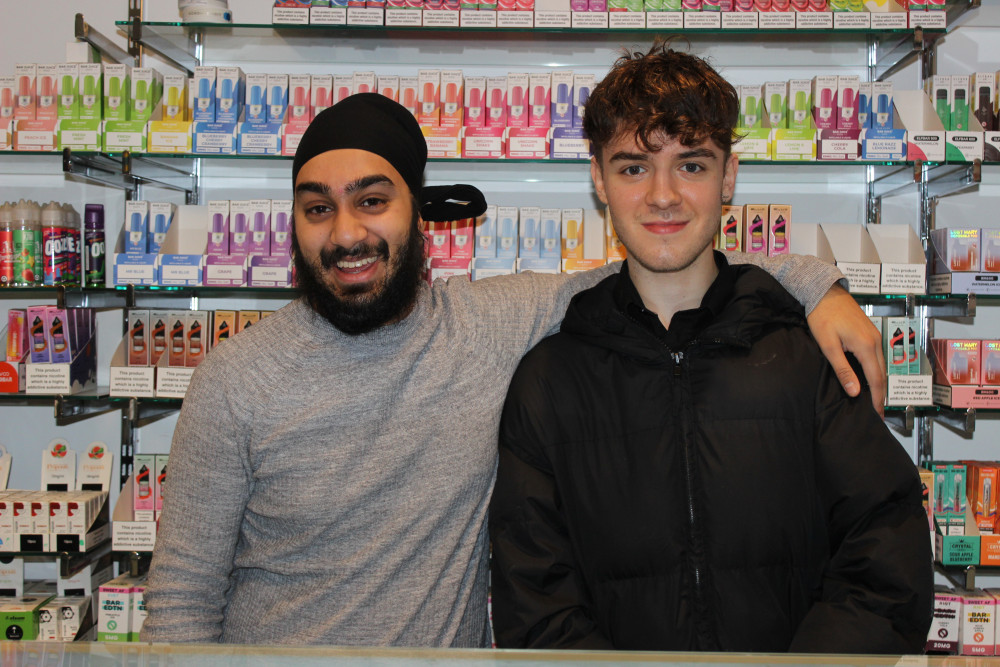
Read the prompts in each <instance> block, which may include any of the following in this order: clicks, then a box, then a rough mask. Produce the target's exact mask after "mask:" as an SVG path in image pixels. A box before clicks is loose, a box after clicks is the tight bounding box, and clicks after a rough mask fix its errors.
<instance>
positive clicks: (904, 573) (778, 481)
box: [491, 45, 933, 654]
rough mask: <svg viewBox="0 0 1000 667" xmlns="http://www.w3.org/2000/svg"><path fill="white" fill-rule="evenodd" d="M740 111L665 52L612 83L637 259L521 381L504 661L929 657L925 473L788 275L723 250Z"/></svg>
mask: <svg viewBox="0 0 1000 667" xmlns="http://www.w3.org/2000/svg"><path fill="white" fill-rule="evenodd" d="M738 109H739V100H738V96H737V94H736V91H735V90H734V89H733V87H732V86H731V85H730V84H729V83H727V82H726V81H725V80H724V79H722V78H721V77H720V76H719V75H718V73H716V72H715V71H714V70H713V69H712V68H711V67H709V66H708V65H707V64H706V63H705V62H704V61H702V60H701V59H699V58H696V57H694V56H691V55H688V54H683V53H678V52H675V51H672V50H670V49H668V48H666V47H665V46H664V45H656V46H654V47H653V49H652V50H651V51H650V52H649V53H647V54H642V53H631V54H627V55H626V56H625V57H623V58H621V59H620V60H619V61H618V62H617V63H616V64H615V66H614V68H613V69H612V71H611V72H610V74H609V75H608V76H607V78H605V79H604V80H603V81H602V82H601V83H600V85H598V86H597V87H596V88H595V90H594V91H593V93H592V95H591V97H590V99H589V101H588V103H587V108H586V115H585V121H584V123H585V130H586V133H587V135H588V136H589V138H590V140H591V144H592V146H593V149H594V158H593V160H592V162H591V175H592V177H593V181H594V186H595V188H596V191H597V194H598V196H599V197H600V199H601V201H602V202H604V203H605V204H607V205H608V207H609V209H610V213H611V219H612V222H613V224H614V227H615V230H616V231H617V233H618V236H619V238H620V239H621V241H622V243H623V244H624V245H625V247H626V249H627V251H628V260H627V262H626V263H625V266H624V267H623V268H622V271H621V273H620V274H619V275H614V276H611V277H609V278H607V279H605V280H604V281H603V282H601V283H600V284H598V285H597V286H596V287H594V288H591V289H590V290H587V291H585V292H583V293H581V294H579V295H577V296H576V297H575V298H574V299H573V301H572V302H571V305H570V307H569V311H568V313H567V315H566V319H565V320H564V322H563V325H562V330H561V333H559V334H557V335H555V336H552V337H550V338H548V339H546V340H545V341H543V342H542V343H541V344H539V345H538V346H537V347H536V348H535V349H534V350H533V351H532V352H530V353H529V354H528V356H526V357H525V358H524V360H523V361H522V362H521V365H520V367H519V369H518V371H517V373H516V375H515V376H514V379H513V382H512V384H511V387H510V392H509V394H508V397H507V402H506V405H505V407H504V412H503V419H502V422H501V427H500V463H499V473H498V478H497V482H496V489H495V491H494V495H493V502H492V506H491V537H492V540H493V580H492V581H493V612H494V626H495V630H496V637H497V642H498V644H499V645H500V646H502V647H552V648H579V649H608V648H618V649H645V650H707V651H719V650H723V651H767V652H775V651H793V652H836V653H894V654H900V653H911V652H919V651H921V650H922V648H923V645H924V642H925V639H926V636H927V630H928V627H929V625H930V620H931V604H932V579H933V574H932V570H931V554H930V542H929V539H928V534H927V520H926V517H925V515H924V513H923V511H922V508H921V494H920V481H919V479H918V476H917V473H916V470H915V468H914V465H913V463H912V462H911V461H910V459H909V457H908V456H907V454H906V453H905V452H904V450H903V449H902V447H900V445H899V443H898V442H897V441H896V440H895V438H893V436H892V435H891V434H890V433H889V432H888V430H887V429H886V427H885V425H884V424H883V423H882V421H881V420H880V419H879V417H878V415H877V414H876V412H875V410H874V409H873V408H872V404H871V401H870V399H869V397H868V396H867V395H862V396H860V397H858V398H853V399H852V398H849V397H848V396H847V395H846V394H844V392H843V391H842V390H841V388H840V386H839V385H838V383H837V380H836V378H835V377H834V376H833V374H832V373H831V372H830V368H829V365H828V364H826V363H825V362H824V360H823V356H822V355H821V354H820V351H819V349H818V348H817V346H816V343H815V342H814V341H813V340H812V338H811V337H810V336H809V334H808V331H807V329H806V328H805V320H804V316H803V313H802V309H801V307H800V306H799V305H798V304H797V303H796V302H795V301H794V300H793V299H792V298H791V297H790V296H789V295H788V293H787V292H786V291H785V290H784V289H782V288H781V287H780V286H779V285H778V284H777V283H776V282H775V281H774V280H773V279H772V278H770V277H769V276H768V275H766V274H765V273H763V272H762V271H760V270H758V269H756V268H753V267H749V266H729V265H728V264H727V262H726V259H725V257H724V256H723V255H722V254H721V253H718V252H714V251H713V250H712V245H713V237H714V235H715V233H716V231H717V229H718V227H719V220H720V213H721V211H720V207H721V204H722V202H724V201H727V200H729V199H730V198H731V197H732V194H733V188H734V187H735V183H736V173H737V170H738V167H739V164H738V160H737V158H736V156H735V155H733V154H732V152H731V146H732V142H733V138H734V128H735V125H736V119H737V114H738Z"/></svg>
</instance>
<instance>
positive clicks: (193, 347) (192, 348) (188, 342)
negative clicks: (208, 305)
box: [184, 310, 208, 368]
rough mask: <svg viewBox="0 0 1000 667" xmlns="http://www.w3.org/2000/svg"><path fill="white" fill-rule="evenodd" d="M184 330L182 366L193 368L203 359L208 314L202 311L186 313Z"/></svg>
mask: <svg viewBox="0 0 1000 667" xmlns="http://www.w3.org/2000/svg"><path fill="white" fill-rule="evenodd" d="M186 328H187V332H186V335H185V337H184V338H185V346H184V365H185V366H187V367H188V368H194V367H196V366H197V365H198V364H200V363H201V362H202V361H203V360H204V359H205V352H206V349H205V346H206V345H207V344H208V313H207V312H206V311H204V310H191V311H188V314H187V322H186Z"/></svg>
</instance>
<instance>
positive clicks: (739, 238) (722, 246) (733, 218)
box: [717, 204, 743, 252]
mask: <svg viewBox="0 0 1000 667" xmlns="http://www.w3.org/2000/svg"><path fill="white" fill-rule="evenodd" d="M717 247H718V248H719V250H724V251H727V252H743V207H742V206H729V205H725V204H723V206H722V219H721V224H720V227H719V243H718V246H717Z"/></svg>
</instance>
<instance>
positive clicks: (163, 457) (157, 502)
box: [153, 454, 170, 521]
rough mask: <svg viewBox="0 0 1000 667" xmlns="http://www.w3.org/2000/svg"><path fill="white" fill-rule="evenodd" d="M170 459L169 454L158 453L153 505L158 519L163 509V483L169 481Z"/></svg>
mask: <svg viewBox="0 0 1000 667" xmlns="http://www.w3.org/2000/svg"><path fill="white" fill-rule="evenodd" d="M169 460H170V455H169V454H156V467H155V468H154V470H155V471H156V477H155V479H154V482H153V507H154V508H155V510H156V520H157V521H159V519H160V512H162V511H163V483H164V482H165V481H167V462H168V461H169Z"/></svg>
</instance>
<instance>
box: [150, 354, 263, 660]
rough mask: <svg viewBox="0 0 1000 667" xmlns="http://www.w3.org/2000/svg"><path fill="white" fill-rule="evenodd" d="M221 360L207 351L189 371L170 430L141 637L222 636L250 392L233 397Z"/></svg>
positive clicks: (242, 488)
mask: <svg viewBox="0 0 1000 667" xmlns="http://www.w3.org/2000/svg"><path fill="white" fill-rule="evenodd" d="M227 344H228V345H232V343H227ZM231 351H232V350H229V352H231ZM218 352H222V350H221V349H220V350H218ZM219 361H220V358H219V355H218V354H215V355H213V354H210V355H209V356H208V358H207V359H206V360H205V362H204V363H202V364H201V365H200V366H199V367H198V369H197V370H196V371H195V373H194V376H193V377H192V380H191V384H190V387H189V388H188V392H187V396H186V398H185V399H184V406H183V408H182V409H181V414H180V417H179V418H178V420H177V426H176V428H175V430H174V437H173V443H172V444H171V449H170V465H169V468H168V471H169V474H168V475H167V479H166V481H165V483H164V486H165V489H164V503H163V513H162V515H161V517H160V523H159V530H158V532H157V537H156V547H155V550H154V551H153V561H152V564H151V566H150V572H149V578H148V587H147V589H146V596H145V599H146V607H147V611H148V616H147V618H146V621H145V622H144V624H143V628H142V640H143V641H154V642H211V641H219V640H220V638H221V637H222V634H223V618H224V613H225V607H226V600H227V597H226V596H227V591H228V589H229V586H230V575H231V573H232V571H233V558H234V555H235V552H236V544H237V540H238V537H239V534H240V526H241V524H242V520H243V513H244V509H245V507H246V504H247V499H248V497H249V495H250V489H251V476H250V465H249V462H248V456H247V441H248V437H249V425H248V417H247V413H248V408H247V404H248V402H249V400H248V399H249V397H247V396H236V395H234V393H235V391H233V390H232V388H231V385H232V384H233V383H230V382H227V381H226V380H227V378H228V377H229V376H230V375H231V374H230V373H228V372H227V370H228V369H227V367H226V366H225V365H224V364H220V363H217V362H219ZM213 362H216V363H213Z"/></svg>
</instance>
